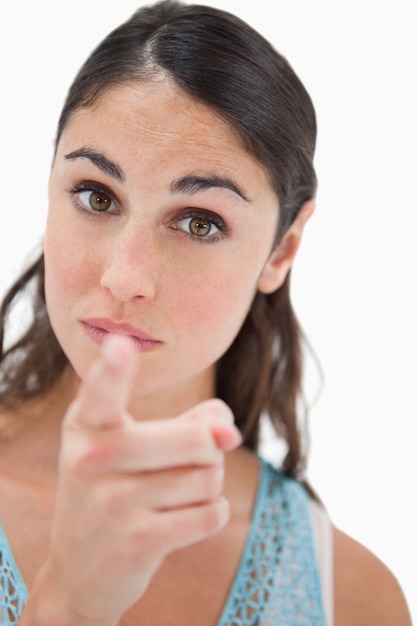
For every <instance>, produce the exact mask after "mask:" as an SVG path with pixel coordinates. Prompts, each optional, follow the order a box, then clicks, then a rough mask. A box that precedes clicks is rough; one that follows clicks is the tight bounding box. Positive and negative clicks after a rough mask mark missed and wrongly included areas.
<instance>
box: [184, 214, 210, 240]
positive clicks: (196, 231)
mask: <svg viewBox="0 0 417 626" xmlns="http://www.w3.org/2000/svg"><path fill="white" fill-rule="evenodd" d="M211 227H212V224H211V222H210V221H209V220H206V219H205V218H203V217H193V218H192V220H190V224H189V228H190V232H191V233H192V234H193V235H197V236H198V237H204V235H208V234H209V232H210V230H211Z"/></svg>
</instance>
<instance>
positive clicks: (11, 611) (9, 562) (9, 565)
mask: <svg viewBox="0 0 417 626" xmlns="http://www.w3.org/2000/svg"><path fill="white" fill-rule="evenodd" d="M27 597H28V593H27V590H26V586H25V583H24V582H23V580H22V577H21V576H20V573H19V570H18V569H17V566H16V563H15V561H14V558H13V555H12V553H11V551H10V547H9V544H8V542H7V539H6V537H5V535H4V532H3V529H2V527H1V526H0V624H1V625H2V626H15V625H16V624H17V621H18V619H19V617H20V614H21V612H22V611H23V607H24V606H25V604H26V602H27Z"/></svg>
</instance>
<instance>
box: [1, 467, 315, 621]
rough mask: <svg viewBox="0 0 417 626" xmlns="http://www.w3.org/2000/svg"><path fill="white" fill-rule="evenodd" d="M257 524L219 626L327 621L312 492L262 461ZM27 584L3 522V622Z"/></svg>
mask: <svg viewBox="0 0 417 626" xmlns="http://www.w3.org/2000/svg"><path fill="white" fill-rule="evenodd" d="M261 468H262V470H261V476H260V482H259V487H258V494H257V497H256V503H255V508H254V512H253V519H252V524H251V528H250V532H249V536H248V538H247V541H246V547H245V550H244V553H243V555H242V559H241V562H240V566H239V571H238V574H237V576H236V579H235V581H234V583H233V586H232V589H231V591H230V594H229V598H228V600H227V602H226V605H225V607H224V609H223V612H222V615H221V618H220V621H219V623H218V626H326V621H325V616H324V610H323V602H322V597H321V590H320V576H319V569H318V564H317V559H316V555H315V552H314V539H313V527H312V522H311V517H310V506H309V496H308V494H307V492H306V490H305V489H304V487H303V486H302V485H301V484H300V483H299V482H298V481H296V480H293V479H290V478H287V477H285V476H284V475H283V474H282V473H281V472H279V471H277V470H276V469H275V468H273V467H272V465H270V464H269V463H267V462H265V461H262V462H261ZM27 597H28V594H27V590H26V586H25V584H24V582H23V580H22V577H21V575H20V573H19V570H18V569H17V566H16V563H15V561H14V558H13V555H12V553H11V550H10V546H9V544H8V541H7V539H6V536H5V535H4V532H3V530H2V528H1V526H0V624H1V626H15V625H16V624H17V623H18V619H19V616H20V614H21V612H22V609H23V607H24V605H25V602H26V601H27Z"/></svg>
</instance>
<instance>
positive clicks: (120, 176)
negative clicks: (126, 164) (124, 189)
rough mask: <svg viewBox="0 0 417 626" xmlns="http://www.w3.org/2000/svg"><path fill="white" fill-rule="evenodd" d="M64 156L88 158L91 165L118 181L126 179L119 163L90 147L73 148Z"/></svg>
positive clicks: (71, 159)
mask: <svg viewBox="0 0 417 626" xmlns="http://www.w3.org/2000/svg"><path fill="white" fill-rule="evenodd" d="M65 158H66V159H69V160H70V161H73V160H74V159H79V158H85V159H89V160H90V161H91V163H93V165H95V166H96V167H98V168H99V169H100V170H101V171H102V172H104V173H105V174H108V175H109V176H111V177H112V178H115V179H116V180H117V181H118V182H119V183H124V182H125V180H126V175H125V173H124V171H123V170H122V168H121V167H120V166H119V165H117V164H116V163H114V161H111V160H110V159H108V158H107V157H106V156H104V154H101V152H96V151H95V150H91V149H90V148H80V149H79V150H74V152H70V153H69V154H66V155H65Z"/></svg>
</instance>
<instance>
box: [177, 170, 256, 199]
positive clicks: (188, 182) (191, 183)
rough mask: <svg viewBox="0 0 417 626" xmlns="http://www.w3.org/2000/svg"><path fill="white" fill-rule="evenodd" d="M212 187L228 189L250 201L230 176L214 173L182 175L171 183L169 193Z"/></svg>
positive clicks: (191, 192) (189, 192) (190, 192)
mask: <svg viewBox="0 0 417 626" xmlns="http://www.w3.org/2000/svg"><path fill="white" fill-rule="evenodd" d="M213 187H221V188H223V189H229V190H230V191H233V193H235V194H237V195H238V196H240V197H241V198H242V199H243V200H245V202H250V200H249V198H248V197H247V196H246V195H245V193H244V192H243V191H242V189H241V188H240V187H239V185H238V184H237V183H236V182H235V181H234V180H232V179H231V178H228V177H224V176H217V175H216V174H213V175H208V176H196V175H192V176H183V177H182V178H179V179H178V180H175V181H174V182H173V183H172V185H171V193H172V194H178V193H187V194H194V193H198V192H199V191H204V190H206V189H211V188H213Z"/></svg>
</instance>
